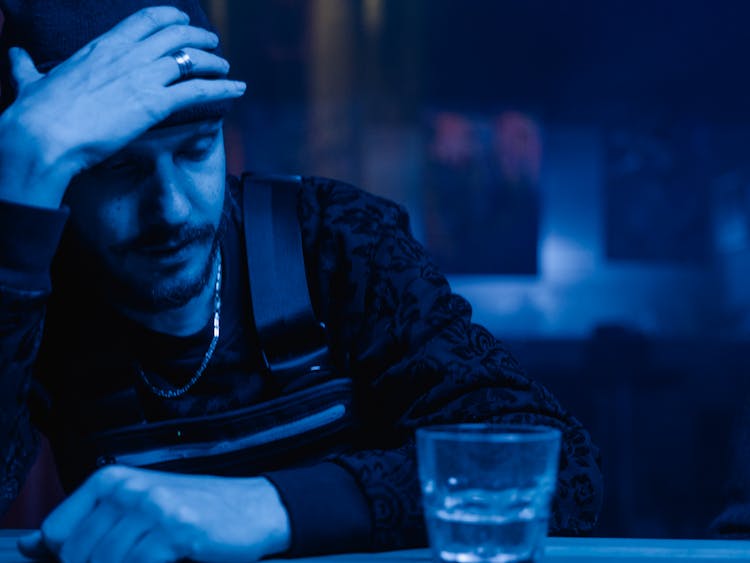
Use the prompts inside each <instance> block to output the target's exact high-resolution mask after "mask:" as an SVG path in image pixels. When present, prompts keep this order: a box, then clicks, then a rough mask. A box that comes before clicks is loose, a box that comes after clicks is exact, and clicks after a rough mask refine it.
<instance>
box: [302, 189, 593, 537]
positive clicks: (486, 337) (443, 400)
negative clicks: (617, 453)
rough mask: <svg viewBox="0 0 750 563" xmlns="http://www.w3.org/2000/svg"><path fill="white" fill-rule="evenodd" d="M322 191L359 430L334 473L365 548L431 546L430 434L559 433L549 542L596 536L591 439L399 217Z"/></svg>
mask: <svg viewBox="0 0 750 563" xmlns="http://www.w3.org/2000/svg"><path fill="white" fill-rule="evenodd" d="M317 188H318V190H317V193H318V203H319V204H320V205H321V214H322V216H323V217H324V219H323V220H322V223H323V224H322V225H321V226H320V227H319V228H320V231H321V233H322V234H321V236H320V237H319V238H318V242H317V244H318V245H319V252H318V253H316V254H317V255H318V256H319V257H320V258H319V259H320V261H321V263H320V264H318V265H317V267H318V271H320V272H321V282H320V283H321V284H322V286H326V285H327V286H328V287H330V288H331V290H330V295H329V297H328V299H326V300H325V305H324V306H323V307H324V309H323V310H322V311H321V313H322V316H323V317H324V318H325V319H326V320H327V321H328V323H329V327H331V330H332V331H333V332H334V334H333V336H332V338H333V339H334V341H339V342H341V343H342V344H343V345H342V347H341V349H342V350H345V354H346V355H347V356H348V364H349V366H350V373H351V375H352V378H353V379H354V381H355V389H356V391H355V397H356V399H355V400H356V401H357V408H358V409H359V412H360V414H361V416H362V423H363V427H362V432H361V439H360V441H359V442H358V444H357V447H356V448H355V449H354V450H353V451H350V452H347V453H344V454H340V455H337V456H335V457H332V458H331V459H330V461H331V462H332V463H333V464H335V465H337V466H338V467H340V468H343V469H344V470H345V471H346V472H347V473H348V474H349V475H350V476H351V477H352V478H353V479H354V481H355V482H356V483H357V485H358V487H359V488H360V491H361V493H362V496H363V498H364V501H365V504H366V505H367V507H368V508H369V512H370V525H371V527H370V538H369V546H368V547H369V548H371V549H379V550H382V549H398V548H406V547H409V546H415V545H424V544H425V542H426V535H425V530H424V521H423V516H422V507H421V493H420V490H419V484H418V478H417V468H416V459H415V447H414V430H415V429H416V428H418V427H420V426H424V425H429V424H435V423H450V422H470V421H492V422H509V423H526V424H540V425H541V424H543V425H549V426H553V427H556V428H559V429H560V430H561V431H562V433H563V444H562V451H561V458H560V472H559V479H558V487H557V494H556V497H555V500H554V506H553V515H552V519H551V523H550V526H551V532H552V533H556V534H566V535H576V534H584V533H587V532H589V531H590V530H591V529H592V528H593V526H594V525H595V524H596V521H597V518H598V514H599V510H600V506H601V501H602V480H601V474H600V469H599V466H598V459H597V458H598V452H597V449H596V448H595V446H594V445H593V444H592V443H591V439H590V437H589V434H588V433H587V432H586V430H585V429H584V428H583V427H582V426H581V424H580V423H579V422H578V421H577V420H576V419H575V418H573V417H572V416H570V415H569V414H568V413H567V412H566V411H565V410H563V409H562V407H561V406H560V405H559V404H558V402H557V400H556V399H555V398H554V397H553V396H552V395H551V394H550V393H549V392H548V391H547V390H546V389H545V388H544V387H543V386H541V385H539V384H538V383H535V382H533V381H531V380H530V379H529V378H528V377H526V375H525V374H524V373H523V371H522V370H521V368H520V367H519V365H518V363H517V362H516V360H515V359H514V358H513V357H512V356H511V354H510V353H509V352H508V351H507V350H506V349H505V348H504V347H503V345H502V344H501V343H500V342H498V341H497V340H496V339H495V338H494V337H493V336H492V335H491V334H490V333H489V332H488V331H487V330H486V329H484V328H483V327H481V326H478V325H476V324H473V323H472V322H471V309H470V306H469V304H468V303H467V302H466V300H464V299H463V298H461V297H459V296H458V295H455V294H453V293H452V292H451V290H450V287H449V285H448V283H447V281H446V280H445V278H444V277H443V276H442V275H441V274H440V273H439V272H438V270H437V269H436V267H435V265H434V264H433V262H432V261H431V259H430V258H429V257H428V256H427V254H426V252H425V251H424V249H423V248H422V247H421V246H420V244H419V243H418V242H417V241H416V240H415V239H414V238H413V237H412V235H411V233H410V229H409V221H408V216H407V214H406V212H405V211H404V210H403V209H402V208H400V207H399V206H396V205H395V204H393V203H390V202H388V201H385V200H382V199H380V198H377V197H375V196H372V195H369V194H366V193H364V192H361V191H359V190H356V189H355V188H352V187H350V186H346V185H342V184H336V183H333V182H330V183H327V184H326V183H323V184H322V185H318V186H317ZM303 215H304V213H303ZM323 293H326V291H325V288H323ZM336 498H338V497H337V496H334V500H333V501H329V503H328V506H329V507H330V505H331V503H333V504H335V503H336V500H335V499H336ZM342 498H347V497H346V495H342Z"/></svg>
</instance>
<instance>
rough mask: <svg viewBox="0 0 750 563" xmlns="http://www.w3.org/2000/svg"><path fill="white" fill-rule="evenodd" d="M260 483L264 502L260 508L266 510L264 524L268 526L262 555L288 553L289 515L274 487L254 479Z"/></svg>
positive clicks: (290, 538)
mask: <svg viewBox="0 0 750 563" xmlns="http://www.w3.org/2000/svg"><path fill="white" fill-rule="evenodd" d="M254 480H257V481H259V482H261V483H262V487H263V490H264V496H265V497H266V498H265V502H263V503H262V506H264V507H265V508H266V514H265V516H266V518H267V520H266V522H267V523H268V525H269V530H268V536H267V539H268V543H267V545H266V549H265V550H264V551H265V553H264V555H266V556H267V555H278V554H281V553H284V552H285V551H288V550H289V548H290V547H291V542H292V532H291V525H290V521H289V514H288V513H287V509H286V506H284V503H283V502H282V500H281V496H280V495H279V492H278V491H277V490H276V487H275V486H274V485H273V484H272V483H271V482H270V481H269V480H268V479H266V478H265V477H258V478H254Z"/></svg>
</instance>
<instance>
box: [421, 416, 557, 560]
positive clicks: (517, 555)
mask: <svg viewBox="0 0 750 563" xmlns="http://www.w3.org/2000/svg"><path fill="white" fill-rule="evenodd" d="M416 438H417V458H418V463H419V479H420V482H421V486H422V499H423V503H424V514H425V520H426V524H427V532H428V535H429V538H430V546H431V548H432V550H433V552H434V554H435V558H436V559H437V560H439V561H447V562H458V563H485V562H491V563H521V562H530V561H534V560H535V558H536V557H537V556H538V555H540V554H541V550H542V548H543V540H544V538H545V537H546V534H547V522H548V520H549V512H550V503H551V499H552V495H553V493H554V491H555V484H556V482H557V467H558V460H559V454H560V431H559V430H556V429H554V428H547V427H544V426H523V425H504V424H454V425H444V426H431V427H425V428H419V429H417V432H416Z"/></svg>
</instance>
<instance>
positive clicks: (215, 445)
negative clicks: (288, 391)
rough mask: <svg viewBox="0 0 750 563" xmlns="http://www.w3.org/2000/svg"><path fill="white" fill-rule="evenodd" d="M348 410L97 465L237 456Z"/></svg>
mask: <svg viewBox="0 0 750 563" xmlns="http://www.w3.org/2000/svg"><path fill="white" fill-rule="evenodd" d="M346 411H347V409H346V405H344V404H335V405H332V406H330V407H328V408H326V409H324V410H322V411H320V412H317V413H314V414H311V415H307V416H304V417H302V418H299V419H297V420H293V421H291V422H286V423H283V424H279V425H277V426H274V427H271V428H268V429H265V430H261V431H260V432H255V433H252V434H248V435H246V436H240V437H237V438H233V439H231V440H221V441H213V442H196V443H192V444H180V445H174V446H169V447H166V448H155V449H151V450H145V451H141V452H132V453H124V454H119V455H116V456H100V457H99V458H98V459H97V466H102V465H108V464H111V463H119V464H123V465H129V466H132V467H145V466H150V465H156V464H160V463H167V462H171V461H178V460H189V459H192V458H196V457H212V456H216V455H221V454H228V453H233V452H237V451H239V450H245V449H249V448H253V447H258V446H264V445H268V444H272V443H274V442H278V441H281V440H285V439H287V438H293V437H295V436H300V435H302V434H306V433H308V432H311V431H313V430H319V429H321V428H323V427H325V426H329V425H331V424H333V423H335V422H337V421H339V420H341V419H342V418H344V416H345V415H346Z"/></svg>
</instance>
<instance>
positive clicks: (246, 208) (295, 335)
mask: <svg viewBox="0 0 750 563" xmlns="http://www.w3.org/2000/svg"><path fill="white" fill-rule="evenodd" d="M242 186H243V190H242V191H243V194H242V201H243V213H244V227H245V247H246V250H247V268H248V275H249V279H250V296H251V301H252V307H253V316H254V318H255V326H256V329H257V331H258V337H259V340H260V345H261V350H262V354H263V358H264V361H265V363H266V367H267V368H268V369H270V371H271V373H272V374H273V375H275V376H278V377H279V378H282V379H286V378H291V377H294V376H295V375H299V374H300V371H305V372H309V371H318V370H321V369H323V367H324V366H327V365H328V363H329V350H328V342H327V338H326V331H325V326H324V325H323V324H322V323H320V322H319V321H318V319H317V317H316V315H315V312H314V310H313V306H312V302H311V300H310V290H309V287H308V283H307V273H306V271H305V259H304V255H303V251H302V231H301V227H300V222H299V215H298V213H297V197H298V194H299V191H300V189H301V186H302V179H301V178H300V177H299V176H277V175H268V176H266V175H263V176H260V175H255V174H245V175H243V177H242Z"/></svg>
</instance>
